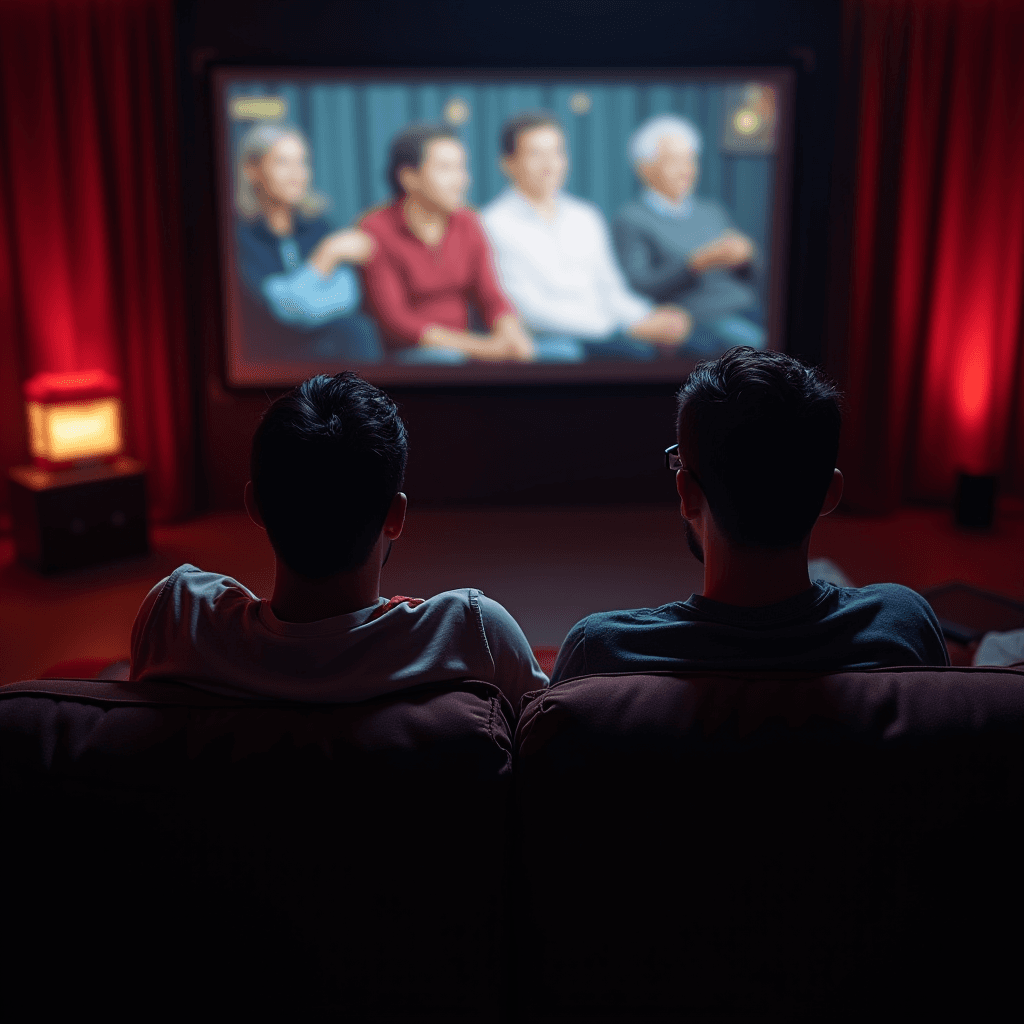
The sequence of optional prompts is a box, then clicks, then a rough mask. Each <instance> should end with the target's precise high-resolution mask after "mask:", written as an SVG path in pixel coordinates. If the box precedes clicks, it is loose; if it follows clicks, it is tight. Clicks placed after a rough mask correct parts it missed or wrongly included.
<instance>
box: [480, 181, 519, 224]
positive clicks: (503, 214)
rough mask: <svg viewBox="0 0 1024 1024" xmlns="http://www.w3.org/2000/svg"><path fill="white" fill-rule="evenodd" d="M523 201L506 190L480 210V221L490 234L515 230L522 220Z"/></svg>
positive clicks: (512, 192)
mask: <svg viewBox="0 0 1024 1024" xmlns="http://www.w3.org/2000/svg"><path fill="white" fill-rule="evenodd" d="M523 204H524V201H523V200H522V199H521V198H520V197H519V196H517V195H516V193H515V192H514V191H513V190H512V189H510V188H506V189H503V190H502V191H501V192H499V193H498V194H497V195H496V196H495V197H494V198H493V199H492V200H491V201H490V202H489V203H487V204H486V205H484V206H482V207H481V208H480V220H481V222H482V223H483V226H484V227H485V228H486V229H487V230H488V231H489V232H491V233H494V232H496V231H498V232H500V231H505V230H509V229H513V228H515V226H516V225H517V224H519V223H520V222H521V221H522V220H523V214H524V209H523Z"/></svg>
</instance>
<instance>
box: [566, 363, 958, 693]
mask: <svg viewBox="0 0 1024 1024" xmlns="http://www.w3.org/2000/svg"><path fill="white" fill-rule="evenodd" d="M839 397H840V396H839V392H838V391H837V390H836V389H835V388H834V387H833V386H832V385H831V384H830V383H829V382H828V381H827V380H825V379H824V378H823V377H822V376H821V375H820V374H819V373H818V372H817V371H816V370H814V369H813V368H810V367H807V366H804V365H803V364H802V363H800V362H798V361H797V360H795V359H793V358H791V357H789V356H786V355H784V354H782V353H780V352H759V351H756V350H754V349H753V348H734V349H731V350H730V351H729V352H727V353H726V354H725V355H724V356H722V357H721V358H720V359H717V360H714V361H713V362H705V363H700V364H698V366H697V367H696V369H695V370H694V371H693V373H691V374H690V376H689V378H688V379H687V381H686V383H685V384H684V385H683V386H682V388H681V389H680V391H679V395H678V403H679V404H678V417H677V423H676V429H677V443H676V444H674V445H673V446H672V447H671V448H668V449H667V450H666V452H665V460H666V465H667V467H668V468H669V469H671V470H673V471H674V472H675V478H676V490H677V492H678V494H679V499H680V512H681V514H682V517H683V530H684V534H685V537H686V543H687V545H688V547H689V548H690V551H691V552H692V553H693V555H694V556H695V557H696V558H697V559H698V560H699V561H700V562H702V563H703V565H704V588H703V593H701V594H693V595H691V596H690V597H689V598H688V599H686V600H685V601H675V602H672V603H671V604H667V605H663V606H662V607H660V608H637V609H631V610H627V611H611V612H598V613H596V614H594V615H590V616H588V617H587V618H585V619H583V620H582V621H581V622H578V623H577V624H576V625H575V626H573V628H572V629H571V630H570V631H569V635H568V636H567V637H566V639H565V641H564V642H563V644H562V647H561V650H560V651H559V653H558V658H557V660H556V662H555V668H554V672H553V673H552V677H551V681H552V683H555V682H558V681H559V680H562V679H568V678H570V677H573V676H582V675H594V674H599V673H609V672H646V671H659V670H660V671H675V672H679V671H701V670H710V669H731V670H744V669H750V670H772V669H794V670H807V671H829V670H835V671H839V670H843V669H851V670H853V669H865V668H875V667H884V666H891V665H948V664H949V655H948V654H947V652H946V645H945V641H944V640H943V638H942V631H941V629H940V628H939V623H938V620H937V619H936V617H935V613H934V612H933V611H932V609H931V607H930V606H929V605H928V603H927V602H926V601H925V600H924V598H922V597H921V596H920V595H919V594H917V593H915V592H914V591H913V590H910V589H908V588H907V587H902V586H899V585H898V584H894V583H876V584H873V585H871V586H867V587H861V588H855V587H841V586H836V585H834V584H832V583H828V582H826V581H824V580H821V579H818V580H815V581H813V582H812V580H811V578H810V575H809V573H808V564H807V552H808V547H809V545H810V538H811V530H812V528H813V527H814V524H815V522H816V521H817V519H818V517H819V516H823V515H827V514H828V513H829V512H831V511H832V510H833V509H834V508H835V507H836V505H838V503H839V499H840V498H841V496H842V491H843V475H842V473H840V472H839V470H838V469H836V468H835V464H836V455H837V452H838V449H839V430H840V424H841V414H840V409H839Z"/></svg>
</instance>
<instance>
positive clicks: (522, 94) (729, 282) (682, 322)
mask: <svg viewBox="0 0 1024 1024" xmlns="http://www.w3.org/2000/svg"><path fill="white" fill-rule="evenodd" d="M212 75H213V78H212V84H213V90H212V94H213V103H214V121H215V127H216V139H215V145H216V174H217V203H218V210H219V228H220V268H221V275H222V280H221V284H222V289H221V291H222V295H223V312H224V343H225V349H224V355H225V359H224V365H225V378H226V383H227V384H228V385H229V386H233V387H243V388H245V387H264V386H286V385H290V384H293V383H295V382H297V381H299V380H302V379H303V378H305V377H307V376H309V375H310V374H313V373H318V372H327V373H333V372H337V371H339V370H344V369H352V370H355V371H357V372H359V373H360V374H361V375H363V376H364V377H366V378H367V379H370V380H372V381H373V382H374V383H377V384H380V385H401V386H406V385H423V386H451V385H461V384H466V385H470V384H472V385H480V384H504V385H507V384H540V383H565V384H578V383H586V382H597V381H602V382H613V381H614V382H644V381H666V380H671V381H678V380H679V379H680V378H681V376H683V375H685V373H686V372H687V370H688V368H689V367H690V366H692V365H693V364H694V362H695V361H697V360H699V359H703V358H708V357H713V356H714V355H717V354H720V353H721V352H722V351H725V350H726V349H728V348H730V347H732V346H733V345H735V344H753V345H754V346H755V347H768V348H774V349H782V348H784V347H785V341H784V338H783V334H782V327H783V323H784V312H785V311H784V309H783V305H784V297H785V292H786V272H787V266H786V264H787V259H788V239H787V237H786V235H787V226H788V199H789V167H790V156H791V148H792V113H793V73H792V70H791V69H788V68H764V67H747V68H725V69H716V70H714V71H707V70H694V69H689V70H688V69H670V70H668V69H662V70H633V71H626V70H621V69H615V70H600V69H595V70H588V71H579V70H572V71H568V70H553V71H550V72H549V71H539V70H520V71H514V70H511V69H509V70H505V71H501V72H498V71H495V70H494V69H488V70H486V71H484V70H480V71H473V70H468V69H459V70H452V71H450V72H448V73H442V72H439V71H438V70H436V69H432V70H423V71H412V70H406V69H402V70H398V69H376V70H369V69H358V70H348V69H338V68H331V69H316V70H311V69H308V68H303V69H295V68H281V67H274V68H270V67H261V68H255V67H245V68H238V67H220V68H216V69H214V70H213V72H212ZM527 115H529V116H533V121H528V123H529V124H533V123H534V122H538V121H544V119H547V123H539V124H537V125H536V126H534V127H528V128H527V129H525V130H521V131H519V132H518V134H516V135H515V137H514V147H515V148H514V149H513V152H512V153H511V155H510V154H509V153H508V152H507V141H506V143H505V146H504V148H503V141H502V139H503V129H505V130H506V138H507V134H508V133H507V128H508V125H509V122H510V119H515V118H517V117H520V116H527ZM416 126H440V128H441V129H442V130H443V131H444V132H446V133H447V134H446V135H442V136H439V137H438V138H434V139H431V140H429V141H428V142H427V143H426V144H425V146H423V147H421V150H420V154H421V156H422V157H423V160H424V162H423V163H422V165H420V166H411V165H408V164H405V165H402V166H404V167H406V168H407V170H408V171H411V172H412V177H411V178H410V177H408V176H403V175H402V174H399V176H398V180H399V181H406V182H413V184H412V185H410V187H411V188H412V189H413V191H412V192H410V193H407V194H406V193H401V192H399V193H397V194H396V192H395V189H394V187H393V184H392V183H391V182H390V181H389V163H393V162H394V160H393V159H392V156H391V153H392V147H393V144H394V142H395V139H396V137H397V136H399V135H402V134H403V133H405V135H408V134H409V130H410V129H412V130H413V135H414V136H415V130H416ZM435 130H436V129H435ZM428 134H429V132H428ZM403 137H404V136H403ZM638 154H639V155H638ZM531 161H533V162H532V163H531ZM545 161H547V162H546V163H545ZM399 163H401V161H399ZM680 166H683V168H684V169H683V171H682V172H680ZM460 167H462V170H460ZM538 168H540V170H538ZM686 168H689V170H686ZM559 169H561V170H559ZM460 173H461V174H463V177H462V178H461V179H459V180H461V181H462V182H463V185H462V186H461V188H462V191H461V193H460V196H461V198H457V199H452V196H453V195H454V194H455V193H454V192H453V189H456V190H457V188H458V185H457V184H456V185H453V184H452V182H453V181H456V179H457V178H458V175H459V174H460ZM680 173H681V174H682V177H680ZM559 174H561V176H559ZM687 174H689V178H687ZM445 175H447V177H445ZM453 175H454V177H453ZM545 175H547V176H546V177H545ZM681 181H683V182H684V183H685V184H684V185H680V182H681ZM538 182H540V184H538ZM439 183H440V184H439ZM443 188H446V189H448V191H447V192H444V193H443V196H442V198H443V202H442V201H441V200H439V199H438V198H437V197H438V196H439V195H442V193H441V192H439V191H438V190H440V189H443ZM538 189H540V190H541V191H543V189H548V190H549V192H548V193H544V194H543V195H541V192H540V191H538ZM551 189H554V192H553V194H549V193H550V192H551ZM681 189H682V191H680V190H681ZM410 203H412V204H413V206H414V207H415V211H414V212H409V211H410V207H409V205H408V204H410ZM439 204H440V205H439ZM445 204H447V205H445ZM424 210H426V211H427V214H428V215H429V216H428V219H427V228H424V227H423V223H424V222H423V220H422V217H420V219H419V220H417V219H416V217H417V216H420V215H421V214H423V211H424ZM414 213H415V214H416V215H415V216H414ZM438 223H440V225H441V227H440V229H437V228H436V225H437V224H438ZM430 230H434V231H435V234H433V235H429V237H428V236H427V235H425V234H424V232H425V231H428V232H429V231H430ZM436 230H440V231H441V235H440V236H437V235H436ZM438 237H440V239H441V240H440V241H438V240H437V238H438ZM438 328H439V329H440V332H441V333H440V334H439V333H438ZM445 332H454V333H445ZM510 335H515V336H516V338H518V339H519V340H518V341H515V342H512V341H509V337H510ZM523 336H525V337H526V339H527V340H526V341H525V342H523V341H522V340H521V339H522V337H523ZM466 338H468V339H470V341H469V342H468V343H465V342H464V341H463V340H462V339H466ZM451 339H455V340H451ZM467 344H468V348H467V347H465V346H466V345H467ZM460 345H462V346H463V347H461V348H460V347H458V346H460Z"/></svg>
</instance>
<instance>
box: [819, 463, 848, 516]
mask: <svg viewBox="0 0 1024 1024" xmlns="http://www.w3.org/2000/svg"><path fill="white" fill-rule="evenodd" d="M842 497H843V474H842V473H840V472H839V470H838V469H834V470H832V482H831V483H830V484H829V485H828V490H827V491H826V492H825V500H824V501H823V502H822V503H821V511H820V512H819V513H818V515H819V516H827V515H828V514H829V512H831V511H833V510H834V509H835V507H836V505H838V504H839V502H840V501H841V500H842Z"/></svg>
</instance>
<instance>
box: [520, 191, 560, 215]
mask: <svg viewBox="0 0 1024 1024" xmlns="http://www.w3.org/2000/svg"><path fill="white" fill-rule="evenodd" d="M515 190H516V191H517V192H518V193H519V195H521V196H522V197H523V199H525V200H526V201H527V203H529V204H530V206H532V207H533V209H534V210H536V211H537V213H538V214H539V215H540V216H541V217H543V219H544V220H546V221H553V220H554V219H555V217H557V216H558V193H557V192H552V193H550V194H549V193H545V194H544V195H541V196H538V195H532V194H531V193H529V192H524V191H523V189H521V188H520V187H519V186H518V185H516V186H515Z"/></svg>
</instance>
